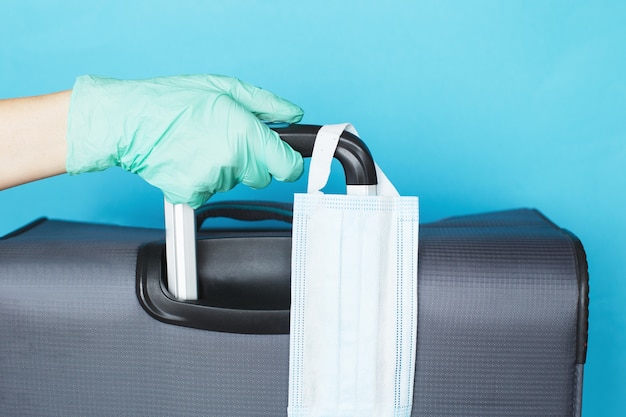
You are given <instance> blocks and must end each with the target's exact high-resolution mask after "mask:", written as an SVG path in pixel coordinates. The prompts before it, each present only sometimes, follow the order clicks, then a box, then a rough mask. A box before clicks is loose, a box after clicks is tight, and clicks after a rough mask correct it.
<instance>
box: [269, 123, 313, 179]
mask: <svg viewBox="0 0 626 417" xmlns="http://www.w3.org/2000/svg"><path fill="white" fill-rule="evenodd" d="M262 128H263V130H262V131H263V132H264V134H265V136H264V138H263V143H264V148H265V164H266V165H267V171H268V172H269V173H270V174H271V175H272V176H273V177H274V178H276V179H277V180H279V181H295V180H297V179H298V178H300V176H301V175H302V171H303V170H304V162H303V161H302V155H301V154H300V153H299V152H296V151H294V150H293V149H292V148H291V146H289V145H288V144H287V143H286V142H284V141H283V140H282V139H281V138H280V136H278V133H276V132H274V131H272V130H270V129H268V128H267V127H266V126H262Z"/></svg>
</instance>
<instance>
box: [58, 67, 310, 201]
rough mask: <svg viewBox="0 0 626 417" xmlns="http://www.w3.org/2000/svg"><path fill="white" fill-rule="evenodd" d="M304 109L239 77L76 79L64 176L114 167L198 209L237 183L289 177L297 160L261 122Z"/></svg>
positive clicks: (293, 118)
mask: <svg viewBox="0 0 626 417" xmlns="http://www.w3.org/2000/svg"><path fill="white" fill-rule="evenodd" d="M302 114H303V112H302V110H301V109H300V108H299V107H298V106H296V105H294V104H292V103H290V102H288V101H286V100H284V99H282V98H280V97H277V96H276V95H274V94H272V93H270V92H268V91H265V90H262V89H260V88H257V87H254V86H252V85H250V84H246V83H244V82H242V81H239V80H238V79H236V78H231V77H225V76H217V75H187V76H175V77H162V78H154V79H149V80H136V81H124V80H116V79H111V78H101V77H93V76H81V77H78V78H77V80H76V83H75V85H74V89H73V91H72V98H71V104H70V114H69V121H68V133H67V162H66V168H67V172H68V173H70V174H78V173H81V172H87V171H100V170H103V169H106V168H109V167H111V166H120V167H122V168H123V169H125V170H127V171H130V172H133V173H137V174H139V175H140V176H141V177H142V178H143V179H145V180H146V181H148V182H149V183H150V184H152V185H154V186H156V187H158V188H160V189H161V190H162V191H163V193H164V194H165V197H166V198H167V200H169V201H170V202H171V203H174V204H177V203H186V204H189V205H190V206H192V207H194V208H197V207H199V206H200V205H201V204H203V203H204V202H205V201H206V200H207V199H209V198H210V197H211V196H212V195H213V194H215V193H217V192H223V191H227V190H230V189H231V188H233V187H234V186H235V185H237V184H238V183H240V182H242V183H244V184H246V185H248V186H250V187H253V188H262V187H265V186H267V185H268V184H269V182H270V181H271V178H272V177H274V178H276V179H278V180H286V181H293V180H296V179H298V177H299V176H300V175H301V174H302V169H303V164H302V157H301V155H300V154H299V153H297V152H295V151H294V150H292V149H291V148H290V147H289V146H288V145H287V144H286V143H284V142H283V141H282V140H280V138H279V136H278V134H276V133H275V132H273V131H271V130H270V129H269V128H268V127H267V126H265V124H264V123H263V122H261V120H264V121H270V122H287V123H296V122H298V121H300V120H301V119H302Z"/></svg>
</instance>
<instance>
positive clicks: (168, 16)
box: [0, 0, 626, 416]
mask: <svg viewBox="0 0 626 417" xmlns="http://www.w3.org/2000/svg"><path fill="white" fill-rule="evenodd" d="M624 22H626V2H624V1H621V0H615V1H572V0H559V1H539V0H538V1H522V0H509V1H501V0H493V1H471V0H466V1H463V0H459V1H434V0H432V1H416V0H404V1H387V2H382V1H380V2H370V1H337V0H332V1H330V0H317V1H301V2H294V1H285V0H280V1H279V0H274V1H252V0H248V1H244V0H228V1H226V0H222V1H192V0H176V1H156V0H152V1H147V0H146V1H127V0H123V1H122V0H120V1H108V2H100V1H67V0H66V1H52V0H49V1H45V0H40V1H32V0H30V1H26V0H9V1H7V0H4V1H2V2H1V3H0V97H16V96H24V95H34V94H40V93H46V92H51V91H55V90H61V89H67V88H70V87H71V86H72V83H73V80H74V78H75V77H76V76H77V75H80V74H85V73H90V74H99V75H107V76H113V77H120V78H143V77H150V76H158V75H168V74H179V73H199V72H208V73H221V74H228V75H234V76H237V77H240V78H241V79H244V80H247V81H249V82H252V83H255V84H257V85H260V86H262V87H264V88H266V89H269V90H272V91H274V92H276V93H278V94H280V95H282V96H284V97H286V98H288V99H291V100H293V101H295V102H296V103H298V104H300V105H301V106H302V107H303V108H304V109H305V110H306V116H305V120H304V121H305V122H307V123H330V122H342V121H351V122H353V123H354V124H355V125H356V126H357V128H358V129H359V131H360V132H361V135H362V136H363V138H364V139H365V140H366V141H367V143H368V144H369V146H370V148H371V150H372V152H373V154H374V155H375V157H376V158H377V160H378V162H379V164H380V165H381V166H382V167H384V168H385V170H386V171H387V174H388V176H389V177H390V178H391V179H392V180H393V181H394V182H395V183H396V185H397V187H398V188H399V190H400V191H401V192H402V193H404V194H414V195H419V196H420V197H421V215H422V219H423V220H424V221H430V220H435V219H437V218H441V217H446V216H450V215H457V214H464V213H474V212H480V211H491V210H499V209H507V208H515V207H521V206H530V207H536V208H539V209H540V210H541V211H543V212H544V213H545V214H546V215H547V216H548V217H549V218H551V219H552V220H554V221H555V222H557V223H558V224H559V225H561V226H563V227H566V228H568V229H570V230H572V231H574V232H575V233H576V234H577V235H578V236H579V237H580V238H581V240H582V241H583V243H584V245H585V247H586V250H587V253H588V257H589V263H590V273H591V316H590V317H591V322H590V333H589V355H588V364H587V367H586V375H585V393H584V412H585V415H587V416H621V415H626V307H625V305H626V303H625V302H626V282H625V275H626V274H625V272H626V267H625V262H624V255H626V221H625V220H624V209H625V208H626V169H625V168H624V164H625V163H626V144H625V141H626V122H625V121H626V47H625V45H626V24H625V23H624ZM297 187H302V184H300V185H298V186H297ZM297 187H296V188H297ZM301 189H302V188H301ZM291 191H292V188H290V187H281V186H272V187H271V188H270V189H269V190H264V191H261V192H252V191H249V190H247V189H245V188H243V187H238V188H237V189H235V190H234V191H233V192H232V193H230V194H228V195H226V197H227V198H265V197H267V198H281V199H287V198H288V194H289V192H291ZM261 193H265V194H261ZM220 198H223V197H220ZM0 207H1V209H0V210H1V212H0V213H1V216H0V234H4V233H6V232H8V231H10V230H12V229H13V228H16V227H18V226H20V225H22V224H24V223H26V222H28V221H30V220H32V219H34V218H36V217H38V216H42V215H45V216H49V217H54V218H63V219H76V220H89V221H97V222H114V223H120V224H132V225H142V226H160V225H161V223H162V213H161V196H160V194H159V192H158V191H157V190H155V189H152V188H151V187H149V186H148V185H146V184H144V183H143V182H142V181H141V180H140V179H138V178H136V177H134V176H132V175H130V174H126V173H124V172H121V171H119V170H109V171H107V172H104V173H97V174H85V175H82V176H78V177H72V178H70V177H68V176H61V177H57V178H53V179H49V180H44V181H40V182H37V183H33V184H29V185H25V186H22V187H18V188H15V189H12V190H7V191H3V192H0Z"/></svg>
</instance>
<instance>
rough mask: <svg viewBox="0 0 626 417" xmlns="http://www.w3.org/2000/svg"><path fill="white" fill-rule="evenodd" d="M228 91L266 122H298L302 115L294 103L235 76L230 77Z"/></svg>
mask: <svg viewBox="0 0 626 417" xmlns="http://www.w3.org/2000/svg"><path fill="white" fill-rule="evenodd" d="M228 93H229V94H230V96H231V97H232V98H233V99H234V100H235V101H237V102H238V103H239V104H241V105H242V106H243V107H244V108H245V109H246V110H248V111H249V112H251V113H253V114H254V115H255V116H257V117H258V118H259V119H261V120H264V121H267V122H285V123H298V122H299V121H300V120H302V116H303V115H304V111H303V110H302V109H301V108H300V107H299V106H297V105H295V104H294V103H292V102H290V101H288V100H285V99H284V98H282V97H279V96H277V95H276V94H274V93H272V92H270V91H267V90H263V89H262V88H259V87H256V86H254V85H252V84H248V83H246V82H244V81H241V80H238V79H236V78H233V79H232V82H231V84H230V89H229V90H228Z"/></svg>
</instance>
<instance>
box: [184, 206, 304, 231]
mask: <svg viewBox="0 0 626 417" xmlns="http://www.w3.org/2000/svg"><path fill="white" fill-rule="evenodd" d="M215 217H225V218H228V219H235V220H244V221H256V220H278V221H282V222H285V223H292V221H293V204H292V203H279V202H275V201H247V200H243V201H240V200H237V201H218V202H212V203H207V204H205V205H203V206H202V207H200V208H198V209H197V210H196V229H197V230H200V229H201V227H202V224H203V223H204V221H205V220H207V219H210V218H215Z"/></svg>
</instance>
